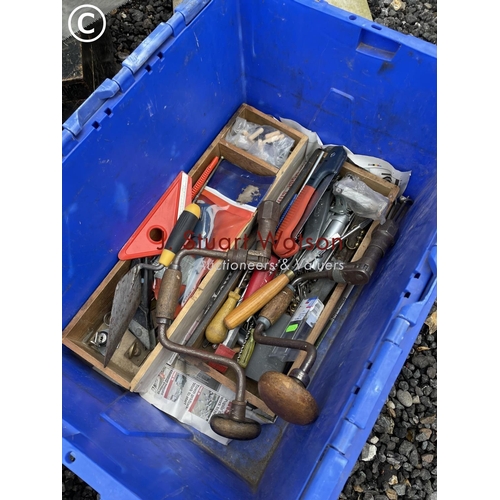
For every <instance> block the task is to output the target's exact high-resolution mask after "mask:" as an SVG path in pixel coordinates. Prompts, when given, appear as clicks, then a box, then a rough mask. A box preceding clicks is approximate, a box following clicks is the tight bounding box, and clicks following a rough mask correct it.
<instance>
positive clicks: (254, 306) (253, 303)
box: [224, 270, 295, 330]
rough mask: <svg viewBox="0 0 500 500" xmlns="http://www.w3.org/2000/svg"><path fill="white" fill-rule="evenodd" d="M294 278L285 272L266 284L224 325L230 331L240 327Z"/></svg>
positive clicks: (246, 299) (235, 311)
mask: <svg viewBox="0 0 500 500" xmlns="http://www.w3.org/2000/svg"><path fill="white" fill-rule="evenodd" d="M294 277H295V273H294V272H293V271H290V270H288V271H285V272H284V273H283V274H280V275H279V276H277V277H276V278H274V279H273V280H272V281H269V282H268V283H266V284H265V285H264V286H263V287H262V288H260V289H258V290H257V291H255V292H254V293H253V294H252V295H250V296H249V297H246V298H245V300H244V301H243V302H242V303H241V304H240V305H239V306H238V307H236V308H235V309H233V310H232V311H231V312H230V313H229V314H228V315H227V316H226V318H225V319H224V324H225V325H226V327H227V328H228V329H229V330H231V329H233V328H236V327H237V326H238V325H241V324H242V323H243V322H244V321H246V320H247V319H248V318H249V317H250V316H252V315H254V314H255V313H257V312H258V311H260V310H261V309H262V308H263V307H264V306H265V305H266V304H267V303H268V302H269V301H270V300H271V299H272V298H273V297H274V296H276V295H277V294H278V293H279V292H280V291H281V290H283V288H285V287H286V286H287V285H288V283H290V281H291V280H292V279H293V278H294Z"/></svg>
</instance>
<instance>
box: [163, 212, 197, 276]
mask: <svg viewBox="0 0 500 500" xmlns="http://www.w3.org/2000/svg"><path fill="white" fill-rule="evenodd" d="M200 217H201V208H200V207H199V205H197V204H196V203H190V204H189V205H188V206H187V207H186V208H185V209H184V211H183V212H182V213H181V215H180V217H179V218H178V219H177V222H176V223H175V226H174V228H173V229H172V232H171V233H170V236H169V237H168V240H167V242H166V243H165V248H164V250H163V251H162V253H161V255H160V258H159V262H160V264H162V265H164V266H165V267H168V266H169V265H170V264H171V262H172V261H173V260H174V257H175V254H176V253H177V252H178V251H179V250H180V249H181V248H182V246H183V245H184V243H185V242H186V240H187V239H188V238H189V235H190V233H192V231H193V230H194V228H195V227H196V224H197V222H198V221H199V220H200Z"/></svg>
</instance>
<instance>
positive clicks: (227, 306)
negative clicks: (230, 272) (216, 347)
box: [205, 269, 249, 344]
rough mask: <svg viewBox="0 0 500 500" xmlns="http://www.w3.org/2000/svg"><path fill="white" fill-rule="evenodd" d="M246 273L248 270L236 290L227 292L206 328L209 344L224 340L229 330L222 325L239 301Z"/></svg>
mask: <svg viewBox="0 0 500 500" xmlns="http://www.w3.org/2000/svg"><path fill="white" fill-rule="evenodd" d="M248 271H249V270H248V269H247V270H246V271H245V273H244V274H243V276H242V278H241V280H240V282H239V283H238V285H237V286H236V288H235V289H234V290H233V291H231V292H229V294H228V297H227V299H226V301H225V302H224V304H222V307H221V308H220V309H219V311H218V312H217V314H216V315H215V316H214V317H213V319H212V321H210V324H209V325H208V326H207V329H206V331H205V337H206V338H207V340H208V341H209V342H210V343H211V344H220V343H222V342H224V340H225V339H226V336H227V332H228V330H229V328H226V326H225V325H224V318H225V317H226V316H227V315H228V314H229V313H230V312H231V311H232V310H233V309H234V308H235V307H236V304H237V303H238V301H239V300H240V298H241V293H240V292H241V287H242V285H243V283H244V282H245V280H246V279H247V275H248Z"/></svg>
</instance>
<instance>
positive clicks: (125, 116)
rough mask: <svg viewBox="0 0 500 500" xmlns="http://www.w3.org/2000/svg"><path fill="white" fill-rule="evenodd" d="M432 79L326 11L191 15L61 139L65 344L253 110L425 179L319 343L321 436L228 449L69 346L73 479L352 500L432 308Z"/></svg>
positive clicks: (233, 1)
mask: <svg viewBox="0 0 500 500" xmlns="http://www.w3.org/2000/svg"><path fill="white" fill-rule="evenodd" d="M436 66H437V58H436V47H435V46H433V45H431V44H428V43H426V42H423V41H421V40H418V39H416V38H413V37H409V36H405V35H402V34H400V33H397V32H394V31H392V30H390V29H388V28H384V27H381V26H379V25H375V24H373V23H372V22H370V21H368V20H366V19H362V18H359V17H357V16H355V15H353V14H350V13H348V12H345V11H343V10H340V9H337V8H335V7H333V6H330V5H329V4H327V3H325V2H321V1H320V2H318V1H315V0H279V1H278V0H266V1H261V2H248V1H243V0H239V1H237V0H211V1H208V0H193V1H186V2H184V3H183V4H181V5H180V6H179V7H178V8H177V9H176V13H175V14H174V16H173V17H172V18H171V19H170V20H169V21H168V22H167V23H163V24H162V25H160V26H159V27H158V28H157V29H156V30H155V31H154V32H153V33H152V34H151V35H150V37H148V39H147V40H146V41H144V42H143V43H142V44H141V46H140V47H139V48H138V49H137V50H136V51H135V52H134V53H133V54H132V55H131V56H129V58H128V59H127V60H126V61H124V63H123V68H122V69H121V71H120V72H119V73H118V74H117V75H116V76H115V77H114V78H113V79H111V80H106V81H105V82H104V83H103V84H102V85H101V86H100V87H99V89H97V90H96V92H94V94H93V95H92V96H91V97H90V98H89V99H88V100H87V101H86V102H85V103H84V104H83V105H82V107H81V108H80V109H79V110H78V111H77V112H76V113H75V114H74V115H73V116H72V117H71V118H70V119H69V120H68V121H67V122H66V123H65V124H64V126H63V318H62V323H63V328H64V327H65V326H66V325H67V324H68V322H69V321H70V320H71V318H72V317H73V316H74V315H75V313H76V312H77V311H78V310H79V309H80V307H81V306H82V305H83V303H84V302H85V301H86V299H87V298H88V297H89V296H90V295H91V293H92V292H93V291H94V290H95V288H97V286H98V285H99V284H100V282H101V281H102V279H103V278H104V277H105V276H106V275H107V273H108V272H109V271H110V269H111V268H112V267H113V266H114V264H115V263H116V262H117V255H118V251H119V250H120V249H121V247H122V246H123V244H124V243H125V242H126V241H127V239H128V237H129V236H130V234H132V232H133V231H134V230H135V228H136V227H137V226H138V225H139V224H140V223H141V222H142V220H143V219H144V217H145V216H146V215H147V214H148V213H149V211H150V210H151V208H152V207H153V206H154V204H155V202H156V201H157V200H158V198H159V197H160V196H161V194H162V193H163V192H164V191H165V189H166V188H167V187H168V185H169V184H170V183H171V181H172V180H173V179H174V177H175V176H176V174H177V173H178V171H179V170H184V171H187V170H189V169H190V168H191V167H192V166H193V165H194V163H195V162H196V160H197V159H198V158H199V157H200V156H201V154H202V153H203V152H204V151H205V149H206V148H207V147H208V146H209V144H210V143H211V141H212V140H213V139H214V137H215V136H216V135H217V133H218V132H219V131H220V130H221V129H222V127H223V126H224V125H225V124H226V122H227V121H228V120H229V118H230V117H231V116H232V114H233V113H234V112H235V111H236V109H237V108H238V107H239V105H240V104H241V103H243V102H246V103H248V104H250V105H252V106H255V107H256V108H258V109H260V110H261V111H264V112H266V113H269V114H272V115H274V116H277V117H280V116H283V117H286V118H291V119H294V120H296V121H298V122H300V123H301V124H302V125H304V126H305V127H307V128H310V129H312V130H315V131H316V132H318V134H319V136H320V137H321V138H322V139H323V140H324V141H325V142H328V143H336V144H344V145H346V146H347V147H348V148H350V149H351V150H352V151H354V152H355V153H359V154H367V155H373V156H377V157H380V158H384V159H386V160H387V161H389V162H391V163H392V164H393V165H394V166H395V167H396V168H399V169H401V170H409V169H411V170H412V172H413V174H412V177H411V181H410V184H409V186H408V190H407V194H409V195H410V196H412V197H413V198H414V200H415V204H414V206H413V207H412V209H411V210H410V211H409V212H408V215H407V217H406V218H405V220H404V222H403V225H402V228H401V233H400V238H399V240H398V242H397V244H396V246H395V247H394V248H393V249H392V250H391V252H390V254H388V255H387V257H386V258H385V259H384V260H383V261H382V262H381V264H380V266H379V268H378V270H377V272H376V273H375V275H374V276H373V279H372V281H371V282H370V283H369V284H368V285H367V286H365V287H364V288H363V289H362V290H361V292H360V293H359V297H356V296H353V297H351V298H350V299H349V301H348V303H347V304H346V311H349V314H348V315H347V316H346V317H345V314H344V316H343V318H344V317H345V321H343V322H342V321H339V322H337V323H334V324H333V325H332V327H331V328H330V331H329V333H328V335H327V341H325V342H323V343H322V344H321V347H320V354H321V356H322V357H323V361H322V363H321V364H320V365H319V366H315V367H314V370H313V372H312V381H311V384H310V386H309V390H310V391H311V392H312V394H313V395H314V396H315V398H316V400H317V401H318V404H319V406H320V409H321V413H320V416H319V419H318V420H317V421H316V422H315V423H314V424H312V425H309V426H306V427H299V426H294V425H288V424H285V423H284V422H282V421H281V420H280V419H278V420H277V422H276V424H273V425H266V426H264V427H263V431H262V434H261V436H260V437H259V438H258V439H256V440H254V441H251V442H237V441H233V442H232V443H231V444H230V445H229V446H227V447H225V446H222V445H219V444H218V443H215V442H214V441H213V440H211V439H209V438H207V437H205V436H203V435H201V434H200V433H198V432H197V431H194V430H191V429H187V428H185V427H183V426H181V425H180V424H178V423H176V422H175V421H174V420H172V419H171V418H169V417H168V416H166V415H164V414H163V413H161V412H160V411H159V410H157V409H156V408H154V407H153V406H151V405H149V404H148V403H147V402H146V401H144V400H143V399H142V398H141V397H140V396H138V395H137V394H132V393H128V392H127V391H124V390H122V389H120V388H118V387H117V386H115V385H114V384H112V383H111V382H109V381H108V380H106V379H105V378H104V377H102V376H101V375H99V374H98V373H97V372H95V371H94V370H92V369H91V368H90V367H89V366H87V365H86V364H85V363H84V362H83V361H82V360H80V359H79V358H78V357H77V356H76V355H75V354H73V353H72V352H71V351H69V350H68V349H67V348H64V347H63V366H62V370H63V401H62V403H63V463H64V464H65V465H67V466H68V467H69V468H70V469H71V470H73V471H74V472H75V473H76V474H77V475H79V476H80V477H81V478H83V479H84V480H85V481H86V482H87V483H88V484H90V485H91V486H92V487H93V488H94V489H96V490H97V491H98V492H99V493H100V494H101V498H102V499H103V500H110V499H120V500H125V499H129V498H130V499H137V498H140V499H147V500H155V499H164V498H167V497H176V496H177V497H178V498H186V499H191V498H203V499H222V498H228V499H247V498H248V499H267V498H275V499H286V500H289V499H295V498H304V499H321V500H323V499H326V498H332V499H336V498H338V496H339V494H340V492H341V491H342V488H343V486H344V484H345V481H346V480H347V478H348V476H349V474H350V471H351V469H352V467H353V466H354V464H355V462H356V460H357V458H358V456H359V454H360V452H361V449H362V447H363V445H364V443H365V442H366V439H367V438H368V436H369V434H370V431H371V428H372V426H373V424H374V423H375V421H376V418H377V416H378V414H379V412H380V410H381V408H382V406H383V404H384V402H385V400H386V398H387V395H388V393H389V391H390V389H391V387H392V385H393V384H394V381H395V380H396V377H397V375H398V373H399V371H400V369H401V367H402V365H403V363H404V361H405V359H406V357H407V355H408V353H409V351H410V349H411V347H412V345H413V343H414V340H415V338H416V336H417V334H418V332H419V331H420V328H421V326H422V324H423V322H424V320H425V317H426V316H427V313H428V311H429V310H430V308H431V306H432V304H433V303H434V300H435V298H436V248H437V247H436V226H437V224H436V156H437V154H436V94H437V83H436ZM354 299H357V300H354ZM340 324H341V327H340V328H339V327H338V325H340ZM333 333H335V334H336V335H335V340H334V342H333V343H332V342H331V341H330V342H329V341H328V338H330V339H331V338H333Z"/></svg>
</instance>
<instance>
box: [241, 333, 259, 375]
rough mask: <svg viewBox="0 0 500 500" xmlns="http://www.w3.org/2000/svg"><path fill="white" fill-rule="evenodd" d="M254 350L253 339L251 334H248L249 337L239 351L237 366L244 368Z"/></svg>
mask: <svg viewBox="0 0 500 500" xmlns="http://www.w3.org/2000/svg"><path fill="white" fill-rule="evenodd" d="M254 349H255V339H254V338H253V332H250V336H249V337H248V339H247V341H246V343H245V345H244V346H243V349H242V350H241V351H240V354H239V356H238V364H239V365H240V366H241V367H242V368H246V367H247V366H248V363H249V362H250V358H251V357H252V354H253V351H254Z"/></svg>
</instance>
